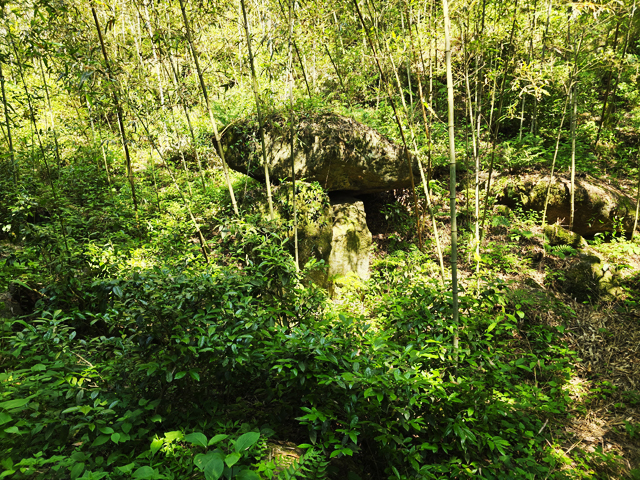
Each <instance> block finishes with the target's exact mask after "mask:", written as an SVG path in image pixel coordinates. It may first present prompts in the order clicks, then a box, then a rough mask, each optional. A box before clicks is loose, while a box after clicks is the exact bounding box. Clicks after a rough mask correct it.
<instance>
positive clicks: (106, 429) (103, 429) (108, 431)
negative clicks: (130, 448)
mask: <svg viewBox="0 0 640 480" xmlns="http://www.w3.org/2000/svg"><path fill="white" fill-rule="evenodd" d="M98 430H100V433H104V434H105V435H111V434H112V433H113V432H114V430H113V428H111V427H100V428H99V429H98Z"/></svg>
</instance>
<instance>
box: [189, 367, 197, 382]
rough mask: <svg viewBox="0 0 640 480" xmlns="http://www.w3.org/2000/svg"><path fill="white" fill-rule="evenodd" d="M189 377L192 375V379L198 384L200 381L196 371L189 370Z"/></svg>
mask: <svg viewBox="0 0 640 480" xmlns="http://www.w3.org/2000/svg"><path fill="white" fill-rule="evenodd" d="M189 375H191V378H193V379H194V380H195V381H196V382H199V381H200V374H199V373H198V372H196V371H194V370H189Z"/></svg>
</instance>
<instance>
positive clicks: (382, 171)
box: [222, 113, 420, 193]
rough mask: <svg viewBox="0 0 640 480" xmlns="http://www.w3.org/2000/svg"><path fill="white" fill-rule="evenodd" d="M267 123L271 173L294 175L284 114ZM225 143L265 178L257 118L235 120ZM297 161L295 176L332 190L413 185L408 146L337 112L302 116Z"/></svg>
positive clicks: (234, 157)
mask: <svg viewBox="0 0 640 480" xmlns="http://www.w3.org/2000/svg"><path fill="white" fill-rule="evenodd" d="M265 123H266V132H265V145H266V150H267V161H268V162H269V172H270V173H269V175H270V178H271V181H272V182H273V183H278V182H279V181H282V180H286V179H290V177H291V162H290V152H291V147H290V138H291V137H290V133H289V129H288V128H287V127H286V121H285V120H283V119H281V118H278V117H277V116H273V117H271V118H269V119H268V120H267V121H266V122H265ZM222 143H223V149H224V151H225V159H226V161H227V163H228V164H229V166H230V167H231V168H233V169H234V170H237V171H239V172H242V173H245V174H247V175H249V176H251V177H253V178H255V179H257V180H260V181H264V167H263V164H262V147H261V144H260V138H259V133H258V127H257V124H256V122H255V121H245V122H243V123H238V124H233V125H231V126H230V127H229V128H228V129H227V131H226V132H225V133H224V135H223V138H222ZM294 163H295V172H296V179H298V180H299V179H305V180H306V181H307V182H314V181H315V182H318V183H319V184H320V185H321V186H322V188H323V189H324V190H325V191H327V192H332V191H349V192H357V193H372V192H381V191H386V190H392V189H396V188H407V187H409V186H410V185H411V180H410V176H409V168H408V166H407V160H406V156H405V153H404V148H403V147H400V146H398V145H395V144H394V143H392V142H390V141H389V140H388V139H387V138H386V137H384V136H383V135H381V134H380V133H378V132H377V131H376V130H374V129H373V128H371V127H368V126H366V125H363V124H361V123H358V122H356V121H355V120H353V119H351V118H347V117H343V116H340V115H337V114H333V113H325V114H317V115H307V116H302V117H299V118H298V119H297V125H296V139H295V143H294ZM413 163H415V162H413ZM413 168H414V178H415V179H419V178H420V176H419V175H420V174H419V171H418V170H417V165H415V164H414V166H413ZM416 181H417V180H416Z"/></svg>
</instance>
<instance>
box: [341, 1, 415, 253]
mask: <svg viewBox="0 0 640 480" xmlns="http://www.w3.org/2000/svg"><path fill="white" fill-rule="evenodd" d="M353 4H354V5H355V7H356V12H357V14H358V17H359V18H360V22H361V24H362V28H363V29H364V30H365V31H366V32H367V41H368V42H369V48H370V49H371V51H372V53H373V57H374V59H375V61H376V65H377V67H378V72H379V73H380V78H381V79H382V82H383V83H384V84H385V89H386V91H387V97H388V99H389V104H390V105H391V108H392V110H393V114H394V117H395V120H396V124H397V126H398V130H399V131H400V136H401V137H402V145H403V146H404V153H405V157H406V159H407V167H408V168H409V178H410V179H411V187H412V188H411V190H412V192H413V198H414V207H415V215H416V221H417V225H418V231H420V230H419V228H420V227H419V226H420V214H419V213H418V208H417V207H418V202H417V199H416V196H415V195H416V192H415V185H414V182H413V166H412V164H411V153H410V151H409V145H408V144H407V139H406V137H405V135H404V129H403V127H402V122H401V121H400V115H398V110H397V109H396V104H395V102H394V101H393V96H392V95H391V90H390V87H389V82H388V81H387V79H386V78H385V76H384V73H383V72H382V66H381V65H380V60H379V58H378V52H377V51H376V48H375V46H374V45H373V41H372V40H371V37H370V36H369V33H368V31H367V27H366V24H365V22H364V17H363V16H362V13H361V12H360V6H359V5H358V0H353ZM376 33H377V31H376ZM419 241H421V239H420V238H419Z"/></svg>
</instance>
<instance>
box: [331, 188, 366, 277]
mask: <svg viewBox="0 0 640 480" xmlns="http://www.w3.org/2000/svg"><path fill="white" fill-rule="evenodd" d="M331 205H332V207H333V235H332V239H331V254H330V255H329V278H330V279H335V278H338V277H341V276H344V275H347V274H348V273H349V272H353V273H355V274H356V275H358V276H359V277H360V278H362V279H363V280H366V279H368V278H369V254H370V252H371V243H372V236H371V232H370V231H369V228H368V227H367V217H366V215H365V212H364V204H363V203H362V201H361V200H357V199H355V198H353V197H348V196H342V195H336V196H333V197H332V199H331Z"/></svg>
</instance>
